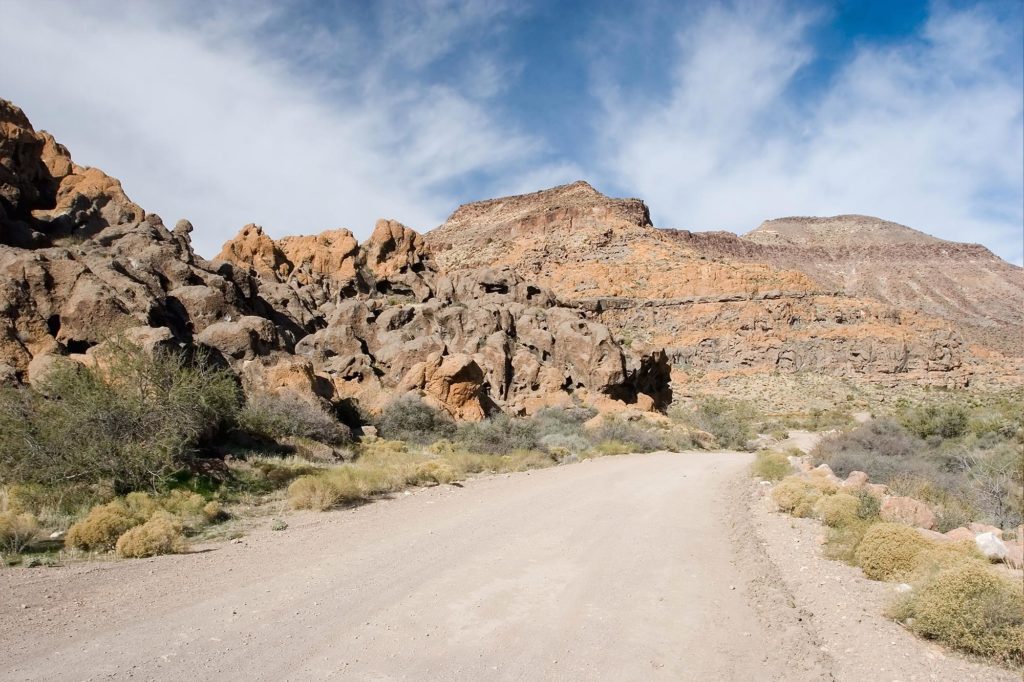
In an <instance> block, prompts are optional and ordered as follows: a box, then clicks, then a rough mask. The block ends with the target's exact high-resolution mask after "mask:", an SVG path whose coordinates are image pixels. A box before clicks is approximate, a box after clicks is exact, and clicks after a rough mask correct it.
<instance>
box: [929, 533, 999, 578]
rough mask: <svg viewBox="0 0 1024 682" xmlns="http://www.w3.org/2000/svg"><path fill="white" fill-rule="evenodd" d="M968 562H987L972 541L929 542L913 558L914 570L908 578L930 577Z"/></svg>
mask: <svg viewBox="0 0 1024 682" xmlns="http://www.w3.org/2000/svg"><path fill="white" fill-rule="evenodd" d="M968 563H980V564H987V563H988V560H987V559H986V558H985V555H983V554H982V553H981V552H980V551H979V550H978V546H977V545H976V544H974V543H973V542H971V541H969V540H967V541H960V542H930V543H928V545H927V546H926V547H925V548H924V549H922V550H921V551H920V552H919V553H918V555H917V557H916V558H915V559H914V571H913V573H912V574H911V575H910V578H911V579H912V580H913V581H920V580H923V579H928V578H932V577H934V576H935V575H936V574H937V573H939V572H941V571H945V570H948V569H950V568H956V567H957V566H963V565H964V564H968Z"/></svg>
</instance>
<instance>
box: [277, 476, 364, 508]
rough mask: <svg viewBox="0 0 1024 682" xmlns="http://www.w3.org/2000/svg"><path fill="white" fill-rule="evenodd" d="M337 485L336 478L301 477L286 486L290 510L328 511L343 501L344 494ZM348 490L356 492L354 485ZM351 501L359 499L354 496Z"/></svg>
mask: <svg viewBox="0 0 1024 682" xmlns="http://www.w3.org/2000/svg"><path fill="white" fill-rule="evenodd" d="M338 483H339V480H338V477H331V478H328V477H327V476H322V475H306V476H301V477H299V478H297V479H295V480H294V481H292V483H291V485H289V486H288V504H289V505H290V506H291V507H292V509H315V510H318V511H324V510H326V509H330V508H331V507H333V506H335V505H337V504H340V503H341V502H342V501H343V499H344V493H343V491H342V490H341V489H340V487H339V485H338ZM350 490H351V491H353V492H355V491H356V490H357V489H356V487H355V486H354V484H353V485H352V486H351V488H350ZM352 499H359V498H358V495H355V494H354V495H353V496H352Z"/></svg>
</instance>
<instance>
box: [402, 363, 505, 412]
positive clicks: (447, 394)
mask: <svg viewBox="0 0 1024 682" xmlns="http://www.w3.org/2000/svg"><path fill="white" fill-rule="evenodd" d="M483 380H484V373H483V370H481V369H480V366H479V365H478V364H476V361H475V360H473V358H471V357H470V356H468V355H465V354H461V353H460V354H456V355H450V356H447V357H445V356H442V355H440V354H439V353H433V354H431V355H430V356H429V357H428V358H427V359H426V360H425V361H424V362H421V363H417V364H416V365H414V366H413V367H412V368H411V369H410V370H409V372H408V373H407V374H406V375H405V377H404V378H403V379H402V381H401V383H400V384H399V385H398V392H399V393H403V392H409V391H420V392H421V393H422V395H423V397H424V399H425V400H426V402H428V403H429V404H433V405H435V406H437V407H439V408H440V409H442V410H444V411H445V412H447V413H448V414H449V415H451V416H452V417H453V418H455V419H461V420H466V421H479V420H481V419H483V418H484V417H486V416H487V410H486V407H485V403H484V393H483Z"/></svg>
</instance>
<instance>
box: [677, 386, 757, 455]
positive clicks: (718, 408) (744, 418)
mask: <svg viewBox="0 0 1024 682" xmlns="http://www.w3.org/2000/svg"><path fill="white" fill-rule="evenodd" d="M758 417H759V415H758V411H757V409H756V408H755V407H754V406H753V405H751V404H750V403H747V402H743V401H734V400H726V399H724V398H705V399H704V400H701V401H700V402H699V403H698V404H697V409H696V412H695V413H694V414H693V416H692V419H691V424H692V425H693V426H695V427H696V428H698V429H701V430H702V431H707V432H708V433H710V434H711V435H713V436H714V437H715V440H716V441H718V445H719V446H720V447H723V448H743V447H746V444H747V442H748V441H750V440H751V439H753V438H754V435H755V434H754V424H755V423H756V422H757V421H758Z"/></svg>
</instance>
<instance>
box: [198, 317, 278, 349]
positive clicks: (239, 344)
mask: <svg viewBox="0 0 1024 682" xmlns="http://www.w3.org/2000/svg"><path fill="white" fill-rule="evenodd" d="M196 342H198V343H199V344H201V345H203V346H207V347H209V348H213V349H216V350H218V351H220V352H221V353H223V354H224V356H225V357H227V358H230V359H233V360H251V359H252V358H255V357H257V356H259V355H266V354H267V353H268V352H270V350H272V349H273V348H274V347H275V346H276V345H277V330H276V329H275V328H274V325H273V323H272V322H271V321H270V320H268V319H266V318H263V317H256V316H253V315H246V316H243V317H240V318H239V319H237V320H225V321H223V322H215V323H214V324H211V325H210V326H208V327H207V328H206V329H204V330H203V331H202V332H201V333H200V334H198V335H197V336H196Z"/></svg>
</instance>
